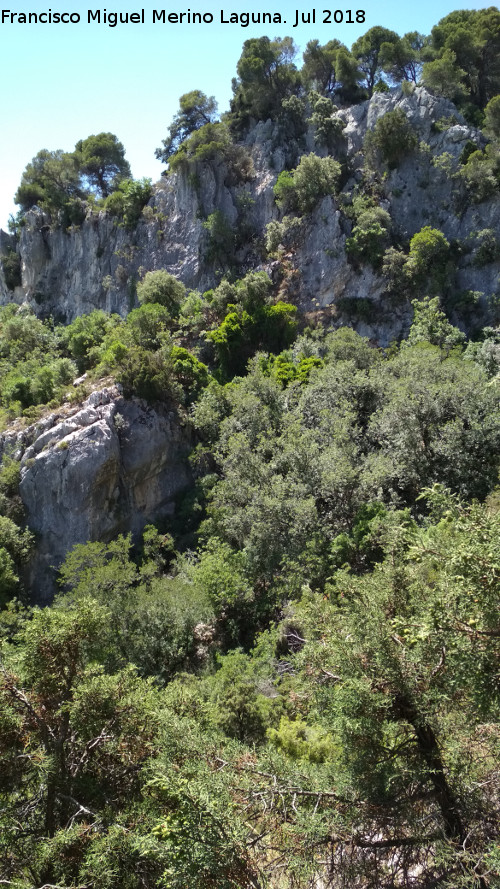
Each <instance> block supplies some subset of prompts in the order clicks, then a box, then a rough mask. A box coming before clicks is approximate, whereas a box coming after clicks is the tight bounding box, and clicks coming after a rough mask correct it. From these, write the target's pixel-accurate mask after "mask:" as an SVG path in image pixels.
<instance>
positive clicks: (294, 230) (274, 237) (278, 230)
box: [266, 216, 302, 253]
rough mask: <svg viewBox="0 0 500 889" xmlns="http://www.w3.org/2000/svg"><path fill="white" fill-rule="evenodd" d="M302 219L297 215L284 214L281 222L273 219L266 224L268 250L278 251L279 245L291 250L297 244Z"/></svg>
mask: <svg viewBox="0 0 500 889" xmlns="http://www.w3.org/2000/svg"><path fill="white" fill-rule="evenodd" d="M301 225H302V223H301V220H300V219H298V218H297V217H296V216H284V217H283V219H282V221H281V222H278V220H277V219H273V220H272V221H271V222H269V223H268V224H267V225H266V250H267V252H268V253H276V251H277V250H278V248H279V247H283V248H284V249H285V250H289V249H290V248H291V247H293V246H294V245H295V244H296V241H297V238H298V236H299V233H300V228H301Z"/></svg>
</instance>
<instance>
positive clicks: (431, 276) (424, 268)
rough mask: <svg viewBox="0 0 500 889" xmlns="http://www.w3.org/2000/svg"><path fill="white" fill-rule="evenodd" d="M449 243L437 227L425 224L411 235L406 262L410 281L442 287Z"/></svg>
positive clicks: (448, 254)
mask: <svg viewBox="0 0 500 889" xmlns="http://www.w3.org/2000/svg"><path fill="white" fill-rule="evenodd" d="M449 256H450V245H449V243H448V241H447V240H446V238H445V236H444V235H443V233H442V232H440V231H439V230H438V229H435V228H431V226H429V225H426V226H424V228H422V229H421V230H420V231H419V232H417V233H416V234H415V235H413V238H412V239H411V241H410V255H409V257H408V262H407V264H406V270H407V274H408V276H409V279H410V281H411V282H412V283H413V284H415V285H417V286H419V285H422V284H425V283H426V282H429V283H430V284H432V285H434V286H438V287H442V286H443V284H444V282H445V280H446V274H447V266H448V260H449Z"/></svg>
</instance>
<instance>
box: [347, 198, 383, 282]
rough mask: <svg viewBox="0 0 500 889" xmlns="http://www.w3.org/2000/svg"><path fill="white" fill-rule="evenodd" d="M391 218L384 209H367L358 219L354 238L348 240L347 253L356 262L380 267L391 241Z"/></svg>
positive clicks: (353, 232)
mask: <svg viewBox="0 0 500 889" xmlns="http://www.w3.org/2000/svg"><path fill="white" fill-rule="evenodd" d="M390 229H391V217H390V215H389V213H388V212H387V211H386V210H383V209H382V207H367V208H366V209H364V210H362V211H361V212H360V213H359V215H358V216H357V218H356V225H355V226H354V227H353V230H352V236H351V237H350V238H347V239H346V252H347V253H348V254H349V256H351V257H353V258H354V259H355V260H358V261H364V262H369V263H370V264H371V265H372V266H373V267H374V268H378V267H380V265H381V263H382V259H383V256H384V252H385V248H386V247H387V244H388V241H389V237H390V235H389V233H390Z"/></svg>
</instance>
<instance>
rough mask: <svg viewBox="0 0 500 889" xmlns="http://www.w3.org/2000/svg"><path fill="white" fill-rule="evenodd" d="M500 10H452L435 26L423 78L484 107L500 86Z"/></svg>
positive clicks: (450, 93) (446, 94)
mask: <svg viewBox="0 0 500 889" xmlns="http://www.w3.org/2000/svg"><path fill="white" fill-rule="evenodd" d="M499 47H500V13H499V12H498V9H496V8H495V7H494V6H491V7H489V8H487V9H477V10H466V9H464V10H457V11H456V12H451V13H450V14H449V15H447V16H445V18H443V19H441V21H440V22H438V24H437V25H436V26H435V27H434V28H433V29H432V32H431V41H430V47H429V50H428V55H429V56H430V58H431V59H434V61H429V62H427V63H426V65H424V69H423V75H422V81H423V83H424V84H425V85H426V86H430V87H431V88H436V89H438V90H439V91H440V92H441V94H442V95H445V96H447V97H448V98H451V99H457V98H458V99H460V98H461V97H465V98H466V99H467V101H468V102H470V103H471V104H472V106H473V107H475V108H476V109H477V108H480V109H484V108H485V106H486V105H487V103H488V102H489V101H490V100H491V99H492V98H493V97H494V96H496V95H497V94H498V92H499V87H500V64H499V61H498V60H499Z"/></svg>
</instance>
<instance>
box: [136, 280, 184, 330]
mask: <svg viewBox="0 0 500 889" xmlns="http://www.w3.org/2000/svg"><path fill="white" fill-rule="evenodd" d="M185 296H186V288H185V286H184V284H183V283H182V282H181V281H178V280H177V278H174V276H173V275H169V273H168V272H166V271H165V270H164V269H159V270H158V271H156V272H146V274H145V276H144V278H143V279H142V281H140V282H139V284H138V285H137V298H138V300H139V302H140V304H141V305H144V304H145V303H158V304H159V305H161V306H163V307H164V308H165V309H166V310H167V311H168V313H169V315H170V316H171V317H172V318H176V317H177V316H178V314H179V310H180V306H181V303H182V301H183V300H184V298H185Z"/></svg>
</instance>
